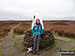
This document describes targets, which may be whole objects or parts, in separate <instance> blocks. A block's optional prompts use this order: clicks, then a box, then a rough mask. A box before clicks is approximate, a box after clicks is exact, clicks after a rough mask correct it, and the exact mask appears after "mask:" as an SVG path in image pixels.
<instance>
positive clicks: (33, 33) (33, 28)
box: [32, 26, 35, 35]
mask: <svg viewBox="0 0 75 56" xmlns="http://www.w3.org/2000/svg"><path fill="white" fill-rule="evenodd" d="M32 33H33V35H34V33H35V32H34V26H33V28H32Z"/></svg>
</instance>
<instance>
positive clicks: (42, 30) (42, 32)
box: [41, 26, 43, 34]
mask: <svg viewBox="0 0 75 56" xmlns="http://www.w3.org/2000/svg"><path fill="white" fill-rule="evenodd" d="M42 33H43V28H42V26H41V34H42Z"/></svg>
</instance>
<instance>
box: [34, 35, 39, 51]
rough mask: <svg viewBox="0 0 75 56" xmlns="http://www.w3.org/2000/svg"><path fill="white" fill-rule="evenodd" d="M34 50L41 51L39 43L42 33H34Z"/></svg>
mask: <svg viewBox="0 0 75 56" xmlns="http://www.w3.org/2000/svg"><path fill="white" fill-rule="evenodd" d="M33 42H34V43H33V51H34V52H38V51H39V44H40V35H34V37H33Z"/></svg>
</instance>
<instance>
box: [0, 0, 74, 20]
mask: <svg viewBox="0 0 75 56" xmlns="http://www.w3.org/2000/svg"><path fill="white" fill-rule="evenodd" d="M37 10H39V11H40V14H41V17H42V18H43V19H48V20H49V19H50V20H61V19H64V20H75V0H0V20H28V19H32V16H33V13H34V11H37Z"/></svg>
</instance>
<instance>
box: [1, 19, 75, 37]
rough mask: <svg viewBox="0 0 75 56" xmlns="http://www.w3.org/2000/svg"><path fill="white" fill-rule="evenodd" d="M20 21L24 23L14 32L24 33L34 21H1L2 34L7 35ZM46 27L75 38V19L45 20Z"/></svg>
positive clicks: (56, 32) (58, 33)
mask: <svg viewBox="0 0 75 56" xmlns="http://www.w3.org/2000/svg"><path fill="white" fill-rule="evenodd" d="M18 23H22V24H21V25H20V26H18V27H17V28H15V30H14V32H15V33H17V34H23V33H24V32H25V31H26V30H27V29H30V28H31V23H32V21H0V36H4V35H7V34H8V32H9V31H10V29H11V28H12V27H13V26H15V25H16V24H18ZM44 27H45V28H46V29H50V30H52V32H53V33H55V34H57V35H60V36H67V37H73V38H75V21H64V20H58V21H44Z"/></svg>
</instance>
